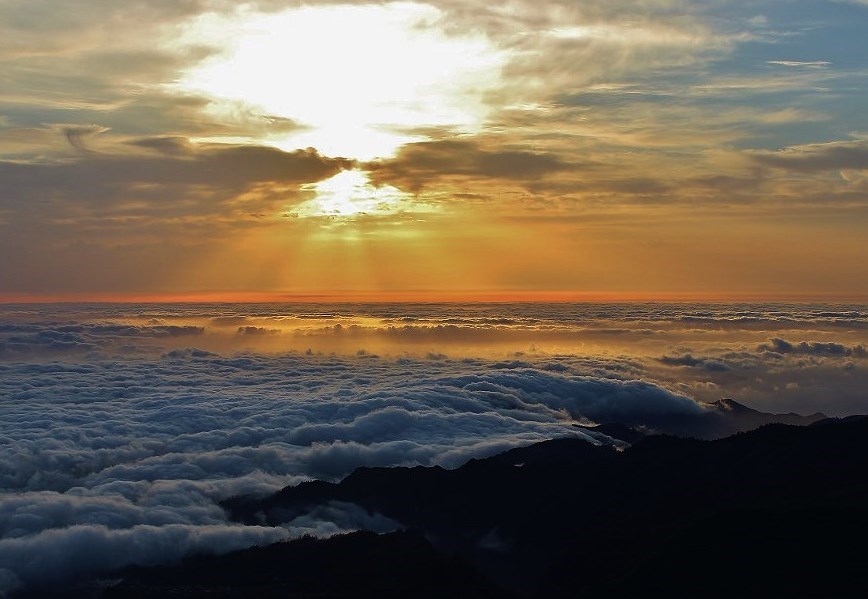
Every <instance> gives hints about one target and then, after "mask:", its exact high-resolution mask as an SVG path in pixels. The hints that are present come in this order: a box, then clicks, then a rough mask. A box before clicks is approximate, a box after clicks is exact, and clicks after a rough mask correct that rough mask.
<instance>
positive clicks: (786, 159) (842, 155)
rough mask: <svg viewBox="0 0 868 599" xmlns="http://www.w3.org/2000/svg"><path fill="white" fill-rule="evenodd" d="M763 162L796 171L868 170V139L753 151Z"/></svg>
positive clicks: (755, 157) (763, 163) (757, 160)
mask: <svg viewBox="0 0 868 599" xmlns="http://www.w3.org/2000/svg"><path fill="white" fill-rule="evenodd" d="M752 157H753V159H754V160H755V161H756V162H758V163H759V164H762V165H765V166H771V167H775V168H781V169H787V170H792V171H796V172H803V173H813V172H819V171H826V170H841V169H854V170H864V169H868V142H865V141H863V140H854V141H834V142H827V143H818V144H805V145H800V146H791V147H789V148H785V149H783V150H779V151H777V152H759V151H756V152H753V153H752Z"/></svg>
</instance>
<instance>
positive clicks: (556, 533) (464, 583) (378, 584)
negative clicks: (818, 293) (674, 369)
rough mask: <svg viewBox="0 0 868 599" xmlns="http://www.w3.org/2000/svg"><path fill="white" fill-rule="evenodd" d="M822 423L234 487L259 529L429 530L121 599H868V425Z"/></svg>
mask: <svg viewBox="0 0 868 599" xmlns="http://www.w3.org/2000/svg"><path fill="white" fill-rule="evenodd" d="M735 409H738V408H737V407H735ZM822 422H823V424H818V425H816V426H810V427H795V426H789V425H782V424H772V425H766V426H763V427H761V428H760V429H757V430H755V431H752V432H749V433H741V434H737V435H734V436H731V437H727V438H724V439H720V440H716V441H701V440H695V439H684V438H677V437H672V436H651V437H648V438H645V439H643V440H641V441H640V442H638V443H636V444H635V445H633V446H632V447H629V448H627V449H626V450H623V451H619V450H616V449H613V448H609V447H601V446H594V445H591V444H589V443H586V442H583V441H581V440H578V439H556V440H552V441H547V442H543V443H538V444H536V445H532V446H529V447H523V448H519V449H513V450H511V451H508V452H506V453H503V454H500V455H497V456H494V457H492V458H488V459H485V460H471V461H470V462H468V463H467V464H465V465H464V466H462V467H461V468H458V469H455V470H445V469H443V468H439V467H433V468H423V467H416V468H360V469H358V470H356V471H355V472H354V473H353V474H351V475H350V476H348V477H347V478H345V479H344V480H343V481H341V482H340V483H337V484H334V483H327V482H322V481H312V482H308V483H302V484H300V485H298V486H295V487H288V488H285V489H283V490H282V491H280V492H278V493H276V494H274V495H272V496H270V497H267V498H264V499H255V498H235V499H233V500H230V501H227V502H226V504H225V507H226V509H227V510H228V512H229V514H230V515H231V517H232V518H234V519H237V520H239V521H243V522H251V523H253V522H256V523H262V522H269V523H272V524H277V523H281V522H287V521H288V520H291V519H292V518H293V517H295V516H297V515H301V514H305V513H308V512H310V510H311V509H312V508H314V507H316V506H319V505H322V504H326V503H329V502H336V501H339V502H349V503H353V504H356V505H358V506H361V507H363V508H364V509H366V510H368V511H369V512H371V513H380V514H383V515H385V516H388V517H389V518H392V519H394V520H396V521H398V522H400V523H401V524H402V525H403V526H405V527H407V528H409V529H412V530H414V531H419V532H405V533H397V534H390V535H381V536H377V535H374V534H373V533H363V534H362V533H358V534H355V535H350V536H344V537H335V538H332V539H328V540H320V541H314V540H310V539H305V540H302V541H294V542H289V543H281V544H278V545H274V546H271V547H267V548H261V549H260V548H258V549H251V550H248V551H240V552H235V553H232V554H229V555H226V556H222V557H200V558H197V559H196V560H188V561H187V562H185V563H184V564H182V565H180V566H174V567H163V568H151V569H136V570H135V571H130V572H127V573H125V574H124V575H123V576H124V578H125V581H124V582H123V583H121V584H119V585H117V586H115V587H114V588H112V589H111V590H110V591H109V592H107V593H106V596H107V597H121V598H123V597H142V596H162V595H165V596H169V594H170V591H171V596H173V597H199V596H209V597H212V596H216V597H237V596H243V595H244V593H248V592H254V591H255V592H256V593H257V595H258V596H276V595H269V594H268V593H267V592H266V591H265V590H262V589H266V590H267V591H268V592H272V591H274V592H277V591H278V590H279V592H280V593H282V594H280V596H286V597H314V596H315V597H368V596H378V597H390V596H397V595H396V593H405V596H456V597H460V596H472V597H477V596H498V595H497V593H498V591H497V588H500V589H503V591H504V593H507V592H508V593H510V594H514V595H516V596H528V597H531V596H536V597H560V596H562V597H601V598H602V597H605V598H610V597H636V596H649V597H657V596H662V597H670V598H671V597H865V596H868V570H866V569H865V568H864V560H865V549H864V548H865V542H866V539H868V477H866V475H865V473H866V472H868V418H864V417H863V418H852V419H843V420H834V419H826V420H823V421H822ZM421 535H424V538H423V537H422V536H421ZM312 547H313V548H315V549H311V548H312ZM435 549H436V551H435ZM301 554H303V555H304V556H305V557H304V558H303V559H302V558H298V557H297V556H298V555H301ZM298 564H302V565H298ZM383 564H389V565H390V566H389V567H388V568H386V570H385V571H384V566H383ZM298 568H301V569H302V570H303V572H304V573H303V574H302V575H300V577H299V575H298V574H296V573H295V572H296V571H297V569H298ZM438 568H440V569H439V570H438ZM434 571H436V572H439V574H437V576H436V577H435V578H437V580H439V581H441V582H435V581H434V579H433V578H432V572H434ZM329 572H334V574H333V575H330V574H329ZM336 579H337V581H336ZM340 580H343V581H345V582H346V581H349V582H346V584H344V583H339V581H340ZM257 585H258V586H257ZM269 585H271V586H269ZM414 585H415V586H414ZM437 585H440V586H437ZM450 585H453V586H450ZM268 589H271V590H268ZM409 589H412V590H409ZM456 589H462V591H461V592H459V591H458V590H456ZM462 592H464V593H465V594H463V595H462V594H461V593H462ZM233 593H234V594H233ZM305 593H306V594H305ZM426 593H427V594H426Z"/></svg>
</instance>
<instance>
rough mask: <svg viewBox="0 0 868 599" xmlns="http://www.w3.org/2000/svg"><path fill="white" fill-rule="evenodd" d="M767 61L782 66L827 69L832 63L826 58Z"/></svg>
mask: <svg viewBox="0 0 868 599" xmlns="http://www.w3.org/2000/svg"><path fill="white" fill-rule="evenodd" d="M766 63H767V64H773V65H778V66H782V67H804V68H809V69H825V68H826V67H829V66H831V64H832V63H831V62H828V61H826V60H767V61H766Z"/></svg>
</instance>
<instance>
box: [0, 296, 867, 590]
mask: <svg viewBox="0 0 868 599" xmlns="http://www.w3.org/2000/svg"><path fill="white" fill-rule="evenodd" d="M2 316H3V318H2V322H3V324H2V326H0V416H2V417H0V444H2V445H3V447H4V451H3V452H2V457H0V489H2V490H3V491H2V494H0V535H2V536H0V558H2V559H0V562H2V563H3V564H4V568H5V570H4V572H3V575H2V577H0V579H2V580H3V581H4V582H3V585H4V586H3V587H2V588H3V589H5V590H6V591H8V590H11V589H13V588H17V587H19V586H21V585H24V586H32V585H34V584H42V583H46V584H52V583H64V582H68V581H69V580H71V579H73V578H75V577H76V576H87V575H90V574H91V573H96V572H98V571H100V570H103V569H105V568H109V567H115V566H121V565H124V564H126V563H154V562H157V561H166V560H172V559H175V558H177V557H180V556H182V555H184V554H187V553H189V552H193V551H202V550H207V551H227V550H230V549H233V548H238V547H243V546H248V545H251V544H257V543H259V544H262V543H269V542H273V541H275V540H278V539H282V538H287V537H290V536H295V535H299V534H303V533H305V532H312V533H316V534H332V533H334V532H337V531H340V530H347V529H351V528H354V527H358V526H365V527H372V528H376V529H378V530H387V529H389V527H390V526H394V523H390V522H388V521H385V520H382V519H380V518H378V517H377V516H376V515H374V516H366V515H365V514H361V513H358V512H357V510H355V509H354V508H353V507H352V506H340V505H337V506H326V507H324V508H323V510H322V511H321V513H319V512H318V513H315V514H310V515H308V516H305V517H304V518H301V519H298V520H297V521H292V522H289V523H287V524H285V525H284V526H283V527H282V528H277V529H273V528H267V527H266V528H263V527H241V526H239V525H237V524H230V523H229V522H227V520H226V517H225V514H224V513H223V511H222V509H221V508H220V507H219V506H218V503H217V502H219V501H220V500H221V499H224V498H226V497H229V496H232V495H236V494H246V493H266V492H270V491H273V490H275V489H278V488H280V487H282V486H285V485H287V484H292V483H295V482H298V481H301V480H305V479H308V478H323V479H328V480H335V479H339V478H341V477H343V476H345V475H347V474H348V473H350V472H351V471H352V470H353V469H355V468H357V467H359V466H385V465H397V464H402V465H413V464H426V465H427V464H441V465H444V466H446V467H454V466H457V465H459V464H461V463H463V462H465V461H466V460H468V459H470V458H472V457H480V456H487V455H491V454H493V453H496V452H499V451H502V450H504V449H508V448H511V447H515V446H520V445H526V444H529V443H533V442H535V441H539V440H543V439H549V438H553V437H559V436H577V437H585V438H588V439H589V440H592V441H593V442H597V443H613V441H612V440H611V439H609V438H607V437H604V436H601V435H595V434H592V433H588V432H586V431H584V430H582V429H577V428H576V427H574V426H573V424H574V423H575V422H577V421H578V422H610V421H618V422H624V423H627V424H630V425H633V426H637V427H643V428H648V429H661V428H662V429H664V430H666V429H667V426H668V425H669V424H671V423H673V422H681V423H683V422H684V421H685V419H688V420H689V419H690V418H695V417H698V416H700V415H702V414H703V413H705V411H706V408H705V407H704V405H703V404H701V403H700V402H698V401H696V400H697V399H700V400H704V401H713V400H716V399H719V398H720V397H722V396H729V397H734V398H735V399H736V400H738V401H745V402H746V403H748V405H751V406H752V407H757V408H760V409H764V410H766V411H777V412H787V411H793V410H795V411H802V412H805V413H807V412H815V411H824V412H826V413H830V414H844V413H853V412H860V411H862V412H864V411H865V403H864V388H865V384H866V382H868V381H866V374H865V373H866V372H868V369H866V367H868V364H866V363H868V356H866V351H865V349H864V348H865V331H866V330H868V323H866V315H865V313H864V311H863V310H862V309H860V308H858V307H840V308H832V307H829V306H816V307H811V306H793V307H786V306H754V307H746V306H739V305H734V306H730V307H723V306H719V307H717V308H715V309H710V308H709V307H707V306H674V305H672V306H667V305H662V304H646V305H641V304H630V305H628V304H621V305H602V304H601V305H592V304H586V305H570V304H548V305H544V304H513V305H507V306H502V305H496V304H491V305H458V304H455V305H452V306H450V307H449V308H448V309H447V308H446V307H445V306H436V305H418V304H417V305H387V304H378V305H376V304H375V305H368V306H365V305H331V306H329V305H320V306H314V305H309V304H298V305H281V306H269V305H241V304H239V305H228V304H225V305H195V304H188V305H158V304H153V305H149V306H140V307H137V306H132V305H115V306H111V305H57V306H54V308H53V310H52V311H51V312H48V311H46V310H45V308H44V307H42V306H35V305H18V306H14V305H10V306H6V307H5V308H4V309H3V313H2ZM257 344H258V345H257ZM245 348H246V349H245ZM304 348H309V349H304ZM310 348H313V349H310ZM46 571H48V572H52V573H53V574H52V576H51V577H48V578H46V577H45V574H44V572H46Z"/></svg>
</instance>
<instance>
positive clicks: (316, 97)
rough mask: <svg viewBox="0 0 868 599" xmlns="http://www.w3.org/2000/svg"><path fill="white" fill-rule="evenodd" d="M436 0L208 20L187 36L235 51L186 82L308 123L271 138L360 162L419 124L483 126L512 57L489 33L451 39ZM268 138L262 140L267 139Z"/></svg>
mask: <svg viewBox="0 0 868 599" xmlns="http://www.w3.org/2000/svg"><path fill="white" fill-rule="evenodd" d="M440 16H441V13H440V11H439V10H437V9H436V8H434V7H432V6H429V5H425V4H414V3H389V4H382V5H361V6H357V5H338V6H309V7H303V8H296V9H292V10H288V11H285V12H281V13H276V14H261V13H250V12H249V11H245V10H240V11H239V12H238V13H237V14H236V16H235V17H234V18H233V19H228V18H226V17H220V16H215V15H210V16H205V17H199V18H197V19H196V20H195V21H194V22H193V23H192V24H191V25H190V27H189V28H188V29H187V30H186V33H185V35H184V36H183V38H184V39H183V40H182V43H185V44H190V43H204V44H208V45H213V46H217V47H228V48H229V50H227V52H226V53H225V54H223V55H221V56H219V57H216V58H214V59H211V60H208V61H206V62H205V63H203V64H201V65H200V66H198V67H197V68H195V69H193V70H192V71H190V72H188V73H187V76H186V77H185V78H184V79H183V80H181V81H180V82H179V85H180V86H181V87H182V88H184V89H185V90H188V91H194V92H197V93H205V94H207V95H209V96H212V97H214V98H215V99H224V100H229V101H235V102H238V101H241V102H244V103H246V104H249V105H252V106H255V107H257V108H258V109H260V110H262V111H263V112H264V113H265V114H268V115H273V116H280V117H286V118H290V119H293V120H294V121H296V122H298V123H299V124H302V125H305V126H307V127H308V129H306V130H302V131H300V132H298V133H294V134H291V135H289V136H286V135H285V134H284V135H283V137H277V136H272V137H270V138H269V139H268V140H267V141H270V142H271V143H273V144H274V145H277V146H279V147H282V148H284V149H295V148H301V147H314V148H316V149H318V150H319V151H320V152H322V153H325V154H328V155H332V156H338V155H339V156H346V157H349V158H357V159H361V160H369V159H372V158H375V157H385V156H389V155H392V154H393V153H394V151H395V150H396V149H397V147H399V146H400V145H401V144H403V143H407V142H409V141H414V140H418V139H420V136H419V134H418V133H416V130H418V129H421V128H427V127H450V128H455V129H459V130H467V131H473V130H475V128H477V127H478V126H479V125H480V124H481V123H482V121H483V120H484V119H485V117H486V115H487V107H486V106H485V104H484V102H483V98H482V97H483V95H484V94H485V93H486V92H487V91H490V90H491V89H494V88H495V87H497V86H498V85H499V83H500V69H501V67H502V65H503V64H504V62H505V54H504V53H503V52H500V51H497V50H495V49H494V48H493V46H492V45H491V44H490V43H489V41H488V40H487V39H486V38H484V37H482V36H475V37H457V36H449V35H447V34H446V33H445V32H444V31H443V30H442V29H441V28H440V25H438V21H439V18H440ZM259 141H263V140H259Z"/></svg>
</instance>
